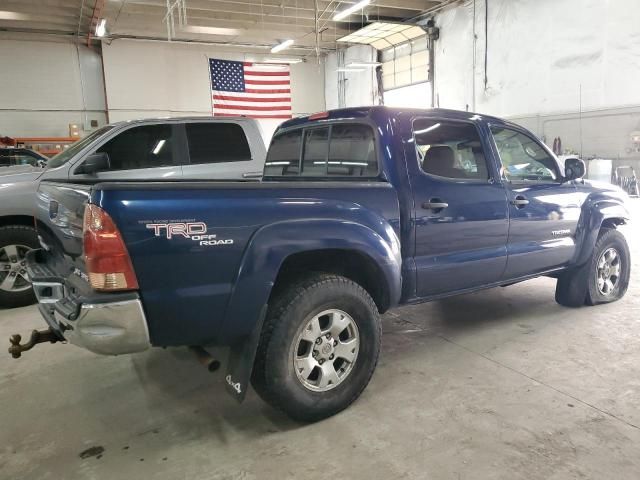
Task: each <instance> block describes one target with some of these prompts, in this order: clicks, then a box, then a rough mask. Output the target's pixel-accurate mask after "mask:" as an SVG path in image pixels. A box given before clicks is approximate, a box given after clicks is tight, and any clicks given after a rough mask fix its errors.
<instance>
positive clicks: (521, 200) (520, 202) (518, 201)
mask: <svg viewBox="0 0 640 480" xmlns="http://www.w3.org/2000/svg"><path fill="white" fill-rule="evenodd" d="M511 205H515V207H516V208H524V207H525V206H526V205H529V200H527V199H526V197H525V196H524V195H517V196H516V198H514V199H513V200H511Z"/></svg>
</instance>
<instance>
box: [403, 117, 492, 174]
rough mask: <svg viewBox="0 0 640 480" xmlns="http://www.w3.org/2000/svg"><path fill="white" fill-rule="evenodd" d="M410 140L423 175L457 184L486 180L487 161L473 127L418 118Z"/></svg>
mask: <svg viewBox="0 0 640 480" xmlns="http://www.w3.org/2000/svg"><path fill="white" fill-rule="evenodd" d="M413 136H414V139H415V145H416V152H417V155H418V160H419V162H420V168H421V169H422V171H423V172H425V173H428V174H430V175H435V176H438V177H443V178H452V179H456V180H488V178H489V170H488V164H487V159H486V157H485V155H484V149H483V148H482V143H481V141H480V135H479V134H478V130H477V129H476V127H475V125H473V124H470V123H466V122H457V121H440V120H433V119H428V118H418V119H416V120H415V121H414V123H413Z"/></svg>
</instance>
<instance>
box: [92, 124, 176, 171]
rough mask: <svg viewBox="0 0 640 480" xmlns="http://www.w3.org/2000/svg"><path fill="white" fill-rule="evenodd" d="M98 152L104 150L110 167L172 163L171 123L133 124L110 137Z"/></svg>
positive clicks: (131, 168)
mask: <svg viewBox="0 0 640 480" xmlns="http://www.w3.org/2000/svg"><path fill="white" fill-rule="evenodd" d="M98 152H106V153H107V154H108V155H109V161H110V163H111V168H110V170H134V169H140V168H157V167H166V166H170V165H173V164H174V158H173V136H172V127H171V125H143V126H140V127H133V128H130V129H129V130H126V131H124V132H122V133H121V134H119V135H117V136H116V137H114V138H112V139H111V140H109V141H108V142H107V143H105V144H104V145H103V146H102V147H100V148H99V149H98Z"/></svg>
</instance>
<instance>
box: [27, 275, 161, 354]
mask: <svg viewBox="0 0 640 480" xmlns="http://www.w3.org/2000/svg"><path fill="white" fill-rule="evenodd" d="M33 286H34V292H35V293H36V297H37V298H38V302H39V303H40V305H39V310H40V313H41V314H42V316H43V317H44V318H45V320H46V321H47V323H48V324H49V325H50V326H51V327H52V328H53V329H54V330H56V331H58V332H60V333H61V334H62V336H63V337H64V339H65V340H67V341H69V342H70V343H73V344H74V345H77V346H79V347H83V348H86V349H87V350H90V351H92V352H94V353H99V354H103V355H120V354H124V353H134V352H141V351H143V350H146V349H147V348H149V347H150V346H151V342H150V340H149V330H148V328H147V319H146V317H145V315H144V310H143V309H142V303H141V302H140V300H139V299H135V300H125V301H119V302H108V303H81V304H80V309H79V312H78V313H77V317H76V315H75V314H74V315H63V314H61V313H60V310H61V309H60V308H56V304H57V302H58V301H61V300H63V295H64V288H63V286H62V284H58V285H57V286H54V285H52V284H51V282H46V284H45V282H43V283H42V284H40V283H39V282H34V283H33ZM41 295H42V298H41Z"/></svg>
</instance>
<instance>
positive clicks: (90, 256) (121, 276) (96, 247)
mask: <svg viewBox="0 0 640 480" xmlns="http://www.w3.org/2000/svg"><path fill="white" fill-rule="evenodd" d="M83 236H84V261H85V265H86V267H87V273H88V274H89V283H90V284H91V287H92V288H93V289H95V290H102V291H115V290H136V289H137V288H138V280H137V279H136V274H135V272H134V271H133V265H132V264H131V258H129V253H128V252H127V247H125V245H124V241H123V239H122V235H120V231H119V230H118V227H116V225H115V223H113V220H112V219H111V217H110V216H109V214H108V213H107V212H105V211H104V210H103V209H101V208H100V207H98V206H97V205H92V204H88V205H87V206H86V207H85V210H84V225H83Z"/></svg>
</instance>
